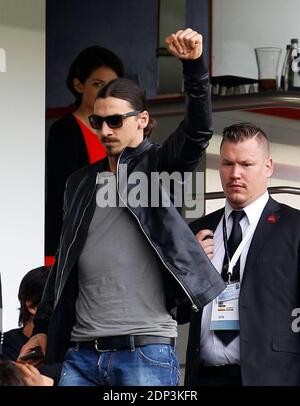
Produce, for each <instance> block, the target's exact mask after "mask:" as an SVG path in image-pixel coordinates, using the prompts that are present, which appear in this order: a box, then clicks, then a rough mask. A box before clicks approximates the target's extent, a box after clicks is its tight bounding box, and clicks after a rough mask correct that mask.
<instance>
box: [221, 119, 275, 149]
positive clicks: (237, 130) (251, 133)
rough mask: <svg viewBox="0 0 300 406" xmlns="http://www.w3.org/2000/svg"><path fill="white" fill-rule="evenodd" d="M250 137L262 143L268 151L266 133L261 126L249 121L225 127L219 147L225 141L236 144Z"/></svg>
mask: <svg viewBox="0 0 300 406" xmlns="http://www.w3.org/2000/svg"><path fill="white" fill-rule="evenodd" d="M252 138H255V139H256V141H257V142H258V143H260V144H263V145H264V146H265V148H266V149H267V151H268V152H269V140H268V137H267V135H266V133H265V132H264V131H263V130H262V129H261V128H259V127H257V126H256V125H254V124H251V123H239V124H233V125H231V126H229V127H225V128H224V130H223V138H222V142H221V146H220V149H221V148H222V145H223V143H224V142H225V141H229V142H233V143H235V144H237V143H238V142H243V141H245V140H249V139H252Z"/></svg>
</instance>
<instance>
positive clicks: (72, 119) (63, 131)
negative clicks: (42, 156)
mask: <svg viewBox="0 0 300 406" xmlns="http://www.w3.org/2000/svg"><path fill="white" fill-rule="evenodd" d="M122 76H124V67H123V64H122V62H121V60H120V59H119V57H118V56H117V55H115V54H114V53H113V52H112V51H110V50H108V49H106V48H102V47H98V46H93V47H90V48H86V49H84V50H83V51H82V52H81V53H80V54H79V55H78V56H77V57H76V59H75V60H74V61H73V63H72V64H71V66H70V69H69V74H68V77H67V86H68V89H69V90H70V91H71V92H72V93H73V95H74V96H75V102H74V105H75V108H76V109H75V111H74V112H73V113H72V114H68V115H66V116H64V117H63V118H61V119H60V120H58V121H56V122H55V123H54V124H53V125H52V127H51V128H50V130H49V136H48V144H47V151H46V210H45V256H46V259H45V264H46V265H51V264H52V263H53V261H54V255H55V253H56V250H57V248H58V243H59V237H60V233H61V229H62V223H63V196H64V190H65V185H66V181H67V179H68V177H69V176H70V175H71V173H73V172H74V171H76V170H77V169H79V168H81V167H83V166H85V165H88V164H91V163H94V162H96V161H98V160H99V159H102V158H104V157H105V156H106V152H105V149H104V147H103V146H102V144H101V142H100V141H99V138H98V137H97V134H96V131H95V130H94V129H93V128H92V127H91V126H90V123H89V120H88V116H89V115H90V114H92V113H93V106H94V101H95V98H96V95H97V93H98V91H99V89H101V87H103V86H104V85H105V84H107V83H108V82H110V81H111V80H113V79H116V78H117V77H122Z"/></svg>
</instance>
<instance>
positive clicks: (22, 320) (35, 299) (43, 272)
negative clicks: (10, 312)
mask: <svg viewBox="0 0 300 406" xmlns="http://www.w3.org/2000/svg"><path fill="white" fill-rule="evenodd" d="M48 274H49V268H48V267H46V266H40V267H39V268H35V269H32V270H31V271H29V272H28V273H27V274H26V275H25V276H24V277H23V279H22V280H21V283H20V287H19V293H18V298H19V301H20V305H21V307H20V309H19V310H20V314H19V326H22V325H23V326H25V325H26V323H28V321H30V319H31V317H32V315H31V314H30V313H29V311H28V309H27V306H26V301H28V300H30V301H31V302H32V305H33V306H37V305H38V304H39V303H40V301H41V298H42V294H43V290H44V287H45V284H46V280H47V277H48Z"/></svg>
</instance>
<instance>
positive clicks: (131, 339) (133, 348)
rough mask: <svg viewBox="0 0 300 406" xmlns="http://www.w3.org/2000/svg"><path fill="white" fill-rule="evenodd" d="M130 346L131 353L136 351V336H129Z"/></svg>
mask: <svg viewBox="0 0 300 406" xmlns="http://www.w3.org/2000/svg"><path fill="white" fill-rule="evenodd" d="M129 345H130V351H131V352H134V351H135V346H134V336H132V335H130V336H129Z"/></svg>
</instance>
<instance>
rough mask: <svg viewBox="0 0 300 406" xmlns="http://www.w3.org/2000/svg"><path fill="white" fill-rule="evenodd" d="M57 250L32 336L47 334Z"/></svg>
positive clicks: (52, 301) (52, 298) (52, 300)
mask: <svg viewBox="0 0 300 406" xmlns="http://www.w3.org/2000/svg"><path fill="white" fill-rule="evenodd" d="M69 183H70V178H69V179H68V180H67V184H66V189H65V193H64V203H63V217H64V218H65V216H66V213H67V211H68V203H69V196H68V195H69V194H70V193H69V189H70V187H68V186H69ZM58 256H59V250H57V252H56V256H55V262H54V264H53V266H52V268H51V269H50V272H49V276H48V279H47V282H46V285H45V288H44V292H43V296H42V300H41V302H40V303H39V305H38V307H37V312H36V315H35V316H34V319H33V323H34V329H33V333H32V335H34V334H39V333H44V334H47V331H48V326H49V322H50V318H51V315H52V311H53V307H54V300H55V283H56V277H57V264H58Z"/></svg>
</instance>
